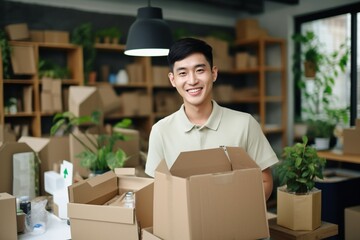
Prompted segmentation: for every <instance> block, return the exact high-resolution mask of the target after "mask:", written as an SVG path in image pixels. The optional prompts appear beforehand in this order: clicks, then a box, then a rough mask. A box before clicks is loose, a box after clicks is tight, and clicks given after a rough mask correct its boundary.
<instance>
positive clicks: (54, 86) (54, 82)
mask: <svg viewBox="0 0 360 240" xmlns="http://www.w3.org/2000/svg"><path fill="white" fill-rule="evenodd" d="M41 83H42V90H41V111H42V112H50V113H53V112H62V110H63V106H62V94H61V89H62V87H61V86H62V82H61V80H60V79H52V78H47V77H44V78H42V79H41Z"/></svg>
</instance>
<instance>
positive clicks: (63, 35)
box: [44, 30, 69, 43]
mask: <svg viewBox="0 0 360 240" xmlns="http://www.w3.org/2000/svg"><path fill="white" fill-rule="evenodd" d="M44 42H47V43H69V32H66V31H53V30H45V31H44Z"/></svg>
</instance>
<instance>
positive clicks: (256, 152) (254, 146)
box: [247, 117, 279, 170]
mask: <svg viewBox="0 0 360 240" xmlns="http://www.w3.org/2000/svg"><path fill="white" fill-rule="evenodd" d="M247 152H248V154H249V155H250V157H252V158H253V159H254V160H255V162H256V163H257V164H258V165H259V167H260V168H261V170H264V169H266V168H268V167H271V166H272V165H274V164H276V163H277V162H278V161H279V160H278V157H277V156H276V154H275V152H274V150H273V149H272V147H271V145H270V143H269V141H268V140H267V138H266V136H265V135H264V133H263V131H262V129H261V127H260V124H259V123H258V122H257V121H256V120H255V119H254V118H253V117H250V120H249V128H248V142H247Z"/></svg>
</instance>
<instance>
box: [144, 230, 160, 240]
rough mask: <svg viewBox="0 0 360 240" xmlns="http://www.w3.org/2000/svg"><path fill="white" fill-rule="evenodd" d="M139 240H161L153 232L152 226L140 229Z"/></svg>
mask: <svg viewBox="0 0 360 240" xmlns="http://www.w3.org/2000/svg"><path fill="white" fill-rule="evenodd" d="M141 240H161V238H159V237H158V236H155V235H154V233H153V228H152V227H149V228H143V229H142V230H141Z"/></svg>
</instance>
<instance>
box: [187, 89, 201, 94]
mask: <svg viewBox="0 0 360 240" xmlns="http://www.w3.org/2000/svg"><path fill="white" fill-rule="evenodd" d="M199 91H200V88H197V89H190V90H188V92H189V93H196V92H199Z"/></svg>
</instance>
